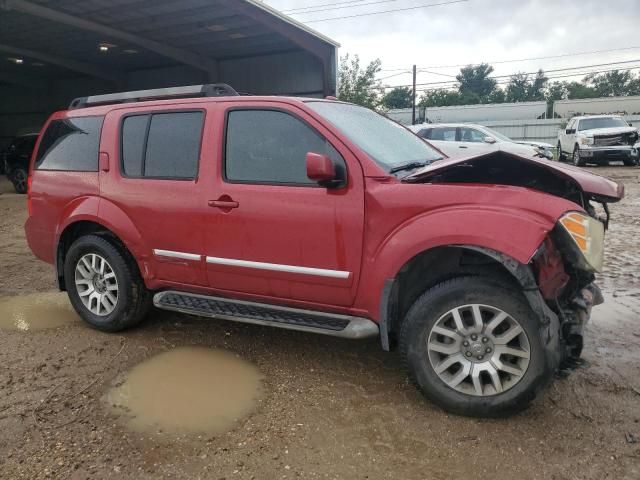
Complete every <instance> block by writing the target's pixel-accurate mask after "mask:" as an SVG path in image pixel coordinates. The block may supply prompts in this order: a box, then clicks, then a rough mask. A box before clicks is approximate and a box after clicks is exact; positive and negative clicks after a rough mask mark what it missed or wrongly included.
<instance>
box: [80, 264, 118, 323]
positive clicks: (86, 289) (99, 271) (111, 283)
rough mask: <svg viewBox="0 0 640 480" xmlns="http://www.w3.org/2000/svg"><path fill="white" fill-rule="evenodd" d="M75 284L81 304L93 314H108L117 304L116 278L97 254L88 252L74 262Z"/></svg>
mask: <svg viewBox="0 0 640 480" xmlns="http://www.w3.org/2000/svg"><path fill="white" fill-rule="evenodd" d="M75 284H76V290H77V291H78V295H79V296H80V300H81V301H82V304H83V305H84V306H85V308H86V309H87V310H89V311H90V312H91V313H93V314H94V315H98V316H101V317H104V316H107V315H109V314H110V313H111V312H113V310H114V309H115V308H116V305H117V304H118V279H117V278H116V274H115V272H114V271H113V268H112V267H111V265H110V264H109V262H107V260H105V259H104V258H103V257H101V256H100V255H98V254H95V253H89V254H87V255H85V256H83V257H82V258H80V260H78V263H77V264H76V269H75Z"/></svg>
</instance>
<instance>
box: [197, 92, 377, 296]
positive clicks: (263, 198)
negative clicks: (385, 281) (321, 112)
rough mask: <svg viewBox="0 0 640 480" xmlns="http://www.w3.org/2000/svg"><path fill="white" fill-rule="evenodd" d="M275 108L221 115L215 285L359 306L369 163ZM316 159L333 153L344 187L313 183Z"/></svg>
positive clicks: (210, 235)
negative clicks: (310, 167)
mask: <svg viewBox="0 0 640 480" xmlns="http://www.w3.org/2000/svg"><path fill="white" fill-rule="evenodd" d="M271 105H273V104H272V103H266V104H264V106H256V107H255V108H254V107H252V108H250V109H248V108H247V107H242V108H237V109H234V108H233V107H230V108H227V109H225V110H224V111H223V110H222V109H221V111H220V112H219V123H220V125H224V129H222V128H220V134H219V149H218V152H217V155H218V158H217V161H216V164H217V165H218V174H217V175H216V176H215V182H214V184H213V185H212V188H211V193H210V198H209V202H208V203H209V213H208V219H207V222H206V226H207V228H206V238H205V254H206V265H207V277H208V281H209V285H210V286H211V287H213V288H215V289H216V290H220V291H225V292H238V293H241V294H249V295H251V296H253V297H254V299H256V300H260V299H264V300H269V299H274V300H277V299H283V300H289V299H291V300H298V301H303V302H312V303H316V304H328V305H337V306H349V305H351V304H352V303H353V299H354V297H355V290H356V287H357V280H358V276H359V273H360V261H361V256H362V241H363V228H364V186H363V177H362V171H361V168H360V165H359V163H358V161H357V160H356V158H355V157H354V156H353V155H352V154H351V153H350V151H349V150H347V149H346V148H345V147H344V146H343V145H342V144H341V143H340V142H339V141H338V140H337V139H336V138H335V137H334V136H333V135H332V134H331V132H329V131H327V130H326V129H325V128H324V127H323V126H322V125H321V124H319V123H318V122H317V121H315V119H313V118H312V117H311V116H309V115H307V114H306V113H305V112H304V111H302V110H298V109H297V108H296V107H292V106H283V107H282V108H278V109H274V108H273V107H272V106H271ZM216 123H217V122H216ZM308 152H314V153H319V154H326V155H328V156H329V157H330V158H331V159H332V160H333V162H334V164H335V165H336V168H337V171H338V172H341V174H342V176H343V180H344V182H343V185H341V186H339V187H336V188H323V187H320V186H319V185H318V184H317V183H314V182H313V181H311V180H309V178H307V175H306V154H307V153H308Z"/></svg>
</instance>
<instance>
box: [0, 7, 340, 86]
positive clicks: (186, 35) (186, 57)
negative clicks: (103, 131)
mask: <svg viewBox="0 0 640 480" xmlns="http://www.w3.org/2000/svg"><path fill="white" fill-rule="evenodd" d="M101 45H103V46H105V47H106V48H107V50H106V51H101V50H100V46H101ZM337 46H338V44H337V43H336V42H334V41H333V40H331V39H329V38H327V37H325V36H323V35H321V34H320V33H318V32H315V31H313V30H311V29H310V28H308V27H306V26H304V25H302V24H300V23H299V22H297V21H295V20H293V19H291V18H289V17H287V16H285V15H283V14H281V13H280V12H277V11H276V10H274V9H272V8H271V7H269V6H267V5H264V4H263V3H262V2H259V1H257V0H83V1H81V2H79V1H77V0H56V1H52V0H30V1H27V0H0V82H2V81H8V80H7V79H8V78H9V77H14V80H15V78H18V79H20V78H21V76H22V77H23V78H24V79H25V81H27V80H29V81H32V82H37V81H39V79H46V78H59V77H64V76H72V75H74V74H81V75H89V76H92V77H98V78H103V79H107V80H110V81H113V82H116V83H122V79H123V78H124V76H125V75H126V73H127V72H131V71H136V70H141V69H149V68H159V67H166V66H174V65H188V66H190V67H192V68H195V69H198V70H201V71H204V72H206V73H207V74H208V78H209V79H210V80H217V78H216V77H217V72H218V68H219V62H220V61H223V60H227V59H233V58H242V57H250V56H251V57H252V56H261V55H269V54H276V53H282V52H289V51H295V50H305V51H308V52H310V53H312V54H313V55H314V56H315V57H317V58H318V59H320V60H321V61H322V63H323V65H324V66H325V69H327V68H329V67H328V64H329V63H330V62H331V61H332V58H333V59H334V57H332V55H334V54H335V48H336V47H337ZM12 59H13V60H12ZM20 60H22V62H21V63H17V62H19V61H20ZM74 72H75V73H74ZM3 77H4V79H3Z"/></svg>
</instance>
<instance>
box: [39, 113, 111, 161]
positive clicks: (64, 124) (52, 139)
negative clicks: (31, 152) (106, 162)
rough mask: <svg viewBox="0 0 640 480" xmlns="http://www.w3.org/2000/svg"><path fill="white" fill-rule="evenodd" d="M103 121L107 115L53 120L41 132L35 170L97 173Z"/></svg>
mask: <svg viewBox="0 0 640 480" xmlns="http://www.w3.org/2000/svg"><path fill="white" fill-rule="evenodd" d="M103 120H104V117H80V118H67V119H64V120H53V121H52V122H51V123H49V126H48V127H47V130H46V131H45V132H44V134H43V135H42V140H41V141H40V146H39V148H38V153H37V155H36V161H35V168H36V170H62V171H77V172H97V171H98V150H99V148H100V132H101V131H102V122H103Z"/></svg>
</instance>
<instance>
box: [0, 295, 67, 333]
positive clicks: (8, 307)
mask: <svg viewBox="0 0 640 480" xmlns="http://www.w3.org/2000/svg"><path fill="white" fill-rule="evenodd" d="M79 321H80V318H79V317H78V315H77V314H76V312H75V311H74V310H73V307H72V306H71V304H70V303H69V298H68V297H67V294H66V293H61V292H49V293H33V294H30V295H22V296H19V297H6V298H0V329H5V330H21V331H25V332H26V331H33V330H44V329H47V328H58V327H62V326H65V325H70V324H72V323H76V322H79Z"/></svg>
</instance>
